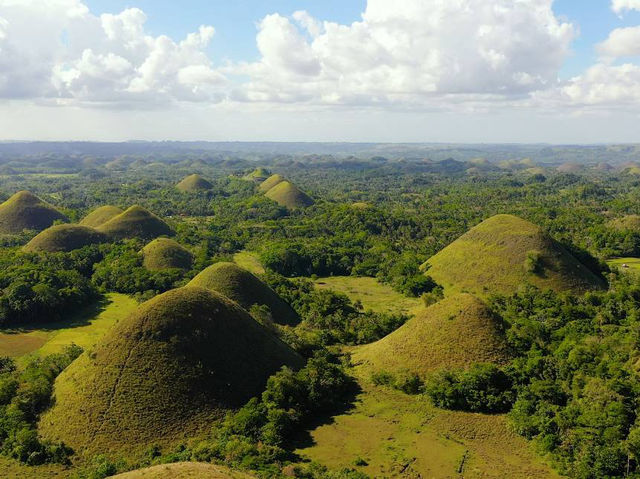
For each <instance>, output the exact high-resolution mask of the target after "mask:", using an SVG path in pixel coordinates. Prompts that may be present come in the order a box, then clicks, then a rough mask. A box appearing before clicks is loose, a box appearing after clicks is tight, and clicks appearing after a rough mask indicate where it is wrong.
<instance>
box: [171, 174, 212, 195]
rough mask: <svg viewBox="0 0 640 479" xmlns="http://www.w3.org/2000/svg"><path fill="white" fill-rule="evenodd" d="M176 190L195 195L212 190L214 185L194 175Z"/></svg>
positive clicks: (179, 184) (181, 183) (183, 181)
mask: <svg viewBox="0 0 640 479" xmlns="http://www.w3.org/2000/svg"><path fill="white" fill-rule="evenodd" d="M176 188H178V189H179V190H180V191H182V192H185V193H195V192H198V191H207V190H210V189H211V188H213V185H212V184H211V182H209V181H207V180H205V179H204V178H203V177H202V176H200V175H197V174H193V175H189V176H187V177H185V178H184V179H183V180H182V181H181V182H180V183H178V184H177V185H176Z"/></svg>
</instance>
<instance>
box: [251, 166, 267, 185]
mask: <svg viewBox="0 0 640 479" xmlns="http://www.w3.org/2000/svg"><path fill="white" fill-rule="evenodd" d="M270 175H271V172H270V171H269V170H267V169H266V168H262V167H259V168H256V169H255V170H253V171H252V172H251V173H249V174H248V175H246V176H245V177H244V179H245V180H249V181H255V182H257V183H262V182H263V181H264V180H266V179H267V178H268V177H269V176H270Z"/></svg>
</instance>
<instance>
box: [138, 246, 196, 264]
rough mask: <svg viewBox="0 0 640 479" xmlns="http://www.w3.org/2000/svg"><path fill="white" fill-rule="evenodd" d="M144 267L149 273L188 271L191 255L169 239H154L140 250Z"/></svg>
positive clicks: (191, 259) (191, 260) (191, 261)
mask: <svg viewBox="0 0 640 479" xmlns="http://www.w3.org/2000/svg"><path fill="white" fill-rule="evenodd" d="M142 255H143V257H144V267H145V268H147V269H148V270H151V271H156V270H161V269H171V268H178V269H184V270H188V269H191V265H192V264H193V255H192V254H191V252H190V251H189V250H188V249H187V248H185V247H184V246H182V245H181V244H180V243H178V242H176V241H174V240H172V239H169V238H156V239H154V240H153V241H152V242H151V243H149V244H147V245H146V246H145V247H144V248H142Z"/></svg>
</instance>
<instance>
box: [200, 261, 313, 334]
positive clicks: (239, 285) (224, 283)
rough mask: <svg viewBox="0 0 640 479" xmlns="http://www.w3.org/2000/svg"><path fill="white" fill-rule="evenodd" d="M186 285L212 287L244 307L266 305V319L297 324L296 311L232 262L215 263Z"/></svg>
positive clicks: (262, 283)
mask: <svg viewBox="0 0 640 479" xmlns="http://www.w3.org/2000/svg"><path fill="white" fill-rule="evenodd" d="M188 285H189V286H197V287H200V288H206V289H211V290H213V291H217V292H218V293H220V294H223V295H224V296H226V297H227V298H229V299H232V300H234V301H235V302H237V303H238V304H239V305H240V306H242V307H243V308H245V309H246V310H247V311H249V310H250V309H251V307H252V306H253V305H258V306H266V307H267V308H268V311H266V314H267V315H268V317H269V318H268V319H269V321H272V322H274V323H277V324H283V325H290V326H291V325H296V324H298V323H299V322H300V317H299V316H298V314H297V313H296V312H295V311H294V310H293V308H291V306H289V304H287V303H286V302H285V301H283V300H282V298H280V296H278V295H277V294H276V293H275V292H274V291H273V290H272V289H271V288H270V287H269V286H268V285H267V284H265V283H264V282H262V281H261V280H260V279H258V278H257V277H256V276H254V275H253V274H251V273H250V272H249V271H247V270H245V269H242V268H241V267H240V266H238V265H236V264H235V263H228V262H220V263H215V264H213V265H211V266H209V267H208V268H206V269H205V270H204V271H202V272H201V273H199V274H198V275H197V276H196V277H195V278H193V279H192V280H191V281H190V282H189V284H188Z"/></svg>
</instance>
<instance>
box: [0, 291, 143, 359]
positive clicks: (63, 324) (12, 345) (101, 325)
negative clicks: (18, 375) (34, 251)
mask: <svg viewBox="0 0 640 479" xmlns="http://www.w3.org/2000/svg"><path fill="white" fill-rule="evenodd" d="M136 307H137V303H136V301H135V300H133V299H132V298H131V297H129V296H126V295H124V294H118V293H110V294H108V295H107V297H106V301H105V302H104V303H102V304H100V305H97V306H92V307H90V308H88V309H87V310H85V311H83V312H82V313H79V314H78V315H76V316H74V317H72V318H71V319H69V320H66V321H60V322H56V323H49V324H40V325H34V326H33V327H32V328H29V329H13V330H2V331H0V355H1V356H11V357H14V358H19V357H22V356H25V355H27V354H29V353H33V354H39V355H47V354H52V353H56V352H59V351H60V350H61V349H62V348H63V347H64V346H66V345H68V344H71V343H75V344H77V345H78V346H82V347H83V348H88V347H91V346H93V345H94V344H95V343H96V342H97V341H98V340H99V339H100V338H101V337H102V336H103V335H104V334H105V333H106V332H107V331H108V330H109V329H110V328H111V327H112V326H113V325H114V324H115V323H116V322H118V321H119V320H120V319H123V318H125V317H127V316H128V315H129V314H130V313H131V312H132V311H133V310H134V309H135V308H136Z"/></svg>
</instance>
